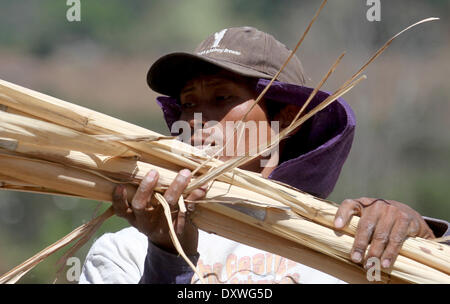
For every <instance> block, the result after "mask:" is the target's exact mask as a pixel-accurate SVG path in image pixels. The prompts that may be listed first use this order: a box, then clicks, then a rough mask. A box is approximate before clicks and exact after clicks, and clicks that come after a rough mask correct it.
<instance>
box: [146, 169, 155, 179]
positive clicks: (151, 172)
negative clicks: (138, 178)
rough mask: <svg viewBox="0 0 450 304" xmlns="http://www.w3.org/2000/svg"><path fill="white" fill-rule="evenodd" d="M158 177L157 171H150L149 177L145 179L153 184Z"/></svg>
mask: <svg viewBox="0 0 450 304" xmlns="http://www.w3.org/2000/svg"><path fill="white" fill-rule="evenodd" d="M155 177H156V170H153V169H152V170H150V172H149V173H148V174H147V176H146V177H145V179H146V180H147V182H152V181H153V180H154V179H155Z"/></svg>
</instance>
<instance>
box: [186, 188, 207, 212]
mask: <svg viewBox="0 0 450 304" xmlns="http://www.w3.org/2000/svg"><path fill="white" fill-rule="evenodd" d="M206 190H207V186H203V187H200V188H197V189H195V190H193V191H192V192H191V193H190V194H189V195H188V197H187V198H186V201H189V202H188V203H187V204H186V208H187V210H188V211H189V212H194V211H195V205H196V204H195V201H197V200H200V199H202V198H204V197H205V196H206Z"/></svg>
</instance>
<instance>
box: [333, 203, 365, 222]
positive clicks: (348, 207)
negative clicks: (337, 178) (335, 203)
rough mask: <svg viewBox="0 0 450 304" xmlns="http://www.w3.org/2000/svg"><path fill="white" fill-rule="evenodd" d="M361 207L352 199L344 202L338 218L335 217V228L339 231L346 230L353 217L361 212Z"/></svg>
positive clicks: (340, 207) (337, 214)
mask: <svg viewBox="0 0 450 304" xmlns="http://www.w3.org/2000/svg"><path fill="white" fill-rule="evenodd" d="M360 208H361V206H360V205H359V203H358V202H357V201H355V200H352V199H346V200H344V201H343V202H342V203H341V205H340V206H339V208H338V210H337V212H336V216H335V217H334V226H335V227H336V228H337V229H342V228H344V227H345V226H346V225H347V224H348V222H349V221H350V219H351V218H352V216H353V215H354V214H357V213H358V212H360Z"/></svg>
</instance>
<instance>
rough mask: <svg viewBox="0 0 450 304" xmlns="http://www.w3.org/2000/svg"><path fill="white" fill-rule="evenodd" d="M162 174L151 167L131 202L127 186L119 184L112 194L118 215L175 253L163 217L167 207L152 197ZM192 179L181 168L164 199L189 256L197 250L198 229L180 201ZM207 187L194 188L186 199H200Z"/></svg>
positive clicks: (155, 242) (159, 244) (114, 207)
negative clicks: (129, 201)
mask: <svg viewBox="0 0 450 304" xmlns="http://www.w3.org/2000/svg"><path fill="white" fill-rule="evenodd" d="M158 178H159V174H158V172H157V171H155V170H151V171H150V172H148V173H147V175H145V177H144V178H143V179H142V181H141V183H140V185H139V187H138V189H137V191H136V194H135V195H134V197H133V199H132V201H131V204H129V203H128V201H127V193H126V189H125V187H124V186H123V185H118V186H116V188H115V189H114V193H113V209H114V212H115V214H116V215H118V216H120V217H123V218H125V219H127V220H128V222H129V223H130V224H131V225H132V226H134V227H136V228H137V229H138V230H139V231H140V232H142V233H144V234H145V235H147V237H148V239H149V240H150V241H151V242H152V243H154V244H155V245H157V246H158V247H160V248H163V249H165V250H167V251H169V252H172V253H176V249H175V247H174V245H173V243H172V240H171V238H170V236H169V226H168V225H167V220H166V217H165V216H164V208H163V206H162V205H161V204H159V203H157V201H156V200H153V201H152V200H151V198H152V195H153V190H154V188H155V186H156V184H157V183H158ZM190 180H191V172H190V171H189V170H188V169H184V170H181V171H180V172H179V173H178V175H177V176H176V178H175V179H174V181H173V182H172V184H170V186H169V187H168V189H167V190H166V191H165V193H164V198H165V199H166V201H167V202H168V203H169V205H170V207H171V210H172V222H173V225H174V228H175V232H176V234H177V237H178V240H179V241H180V244H181V246H182V247H183V250H184V252H185V253H186V254H187V255H194V254H196V253H197V246H198V230H197V228H196V227H195V226H194V225H193V224H192V223H191V221H190V220H189V216H187V214H186V213H183V212H181V211H179V210H178V209H179V208H178V200H179V197H180V196H181V195H182V193H183V191H184V190H185V189H186V187H187V185H188V184H189V181H190ZM205 194H206V192H205V190H204V188H198V189H195V190H194V191H192V192H191V193H190V194H189V196H188V197H187V198H186V199H187V200H190V201H195V200H198V199H201V198H203V197H204V196H205ZM186 209H187V210H188V212H191V211H194V204H193V203H191V204H187V205H186Z"/></svg>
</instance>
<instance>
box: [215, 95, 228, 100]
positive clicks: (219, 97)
mask: <svg viewBox="0 0 450 304" xmlns="http://www.w3.org/2000/svg"><path fill="white" fill-rule="evenodd" d="M231 97H232V96H230V95H219V96H216V101H226V100H230V99H231Z"/></svg>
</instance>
